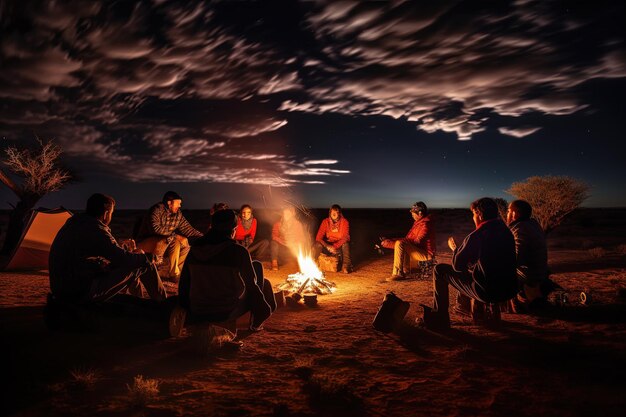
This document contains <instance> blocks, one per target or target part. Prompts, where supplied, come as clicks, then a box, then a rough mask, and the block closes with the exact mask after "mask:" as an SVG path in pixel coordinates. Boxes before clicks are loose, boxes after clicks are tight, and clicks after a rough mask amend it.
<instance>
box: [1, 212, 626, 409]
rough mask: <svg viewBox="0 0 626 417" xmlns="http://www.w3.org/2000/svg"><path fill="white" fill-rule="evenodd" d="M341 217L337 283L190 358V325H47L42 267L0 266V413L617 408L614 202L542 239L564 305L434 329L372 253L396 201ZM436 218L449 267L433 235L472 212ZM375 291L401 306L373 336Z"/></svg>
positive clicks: (128, 220) (619, 357)
mask: <svg viewBox="0 0 626 417" xmlns="http://www.w3.org/2000/svg"><path fill="white" fill-rule="evenodd" d="M345 214H346V216H347V217H348V218H349V219H350V220H351V225H352V235H353V241H354V254H355V261H356V262H355V263H356V265H355V266H356V271H355V272H354V273H352V274H350V275H343V274H339V273H327V274H326V277H327V279H329V280H331V281H333V282H335V283H336V284H337V291H336V292H335V293H334V294H331V295H325V296H320V297H319V298H318V300H319V303H318V305H317V306H316V307H313V308H310V307H307V306H305V305H303V304H299V305H298V306H296V307H295V308H294V307H291V308H290V307H285V308H280V309H278V310H277V311H276V313H275V314H274V315H273V316H272V317H271V318H270V319H269V321H268V322H267V323H266V325H265V330H263V331H261V332H258V333H249V332H246V331H239V334H238V337H239V338H240V339H241V340H243V342H244V346H243V347H242V348H241V349H240V350H239V351H232V352H231V351H216V352H212V353H210V354H208V355H203V356H202V355H198V354H197V353H196V352H195V350H194V344H193V343H192V338H191V337H190V336H189V334H188V332H184V333H183V335H182V336H181V337H178V338H170V339H163V338H158V337H155V335H154V334H152V333H151V332H150V329H149V328H148V327H146V328H141V327H140V326H139V327H138V326H135V325H133V326H119V327H117V328H109V329H105V330H102V331H100V332H96V333H83V334H81V333H68V332H51V331H49V330H48V329H47V328H46V327H45V325H44V321H43V306H44V304H45V297H46V294H47V292H48V291H49V286H48V275H47V272H46V271H39V272H26V273H8V272H3V273H0V323H1V326H2V342H1V343H2V345H3V346H2V347H3V349H2V350H3V352H4V353H3V354H2V379H3V381H2V382H3V386H4V387H5V388H3V390H2V396H3V398H2V402H1V404H2V414H3V415H5V414H6V415H19V416H35V415H64V416H68V415H69V416H72V415H76V416H83V415H100V416H106V415H113V416H125V415H133V416H183V415H199V416H200V415H202V416H207V415H216V416H257V415H259V416H312V415H320V416H332V415H334V416H348V415H354V416H366V415H370V416H379V415H380V416H403V415H424V416H527V415H534V416H538V415H550V416H592V415H597V416H612V415H614V416H618V415H619V416H622V415H624V410H625V409H626V398H625V397H624V392H626V382H625V380H624V364H626V360H625V359H626V353H625V350H624V347H625V346H626V325H625V323H626V304H625V300H624V299H623V298H622V297H621V296H620V294H621V293H620V292H619V289H620V288H623V287H626V250H624V248H626V246H625V244H626V237H625V236H626V233H624V232H625V231H626V221H625V220H624V218H626V216H623V215H625V214H626V210H619V209H610V210H609V209H605V210H600V209H595V210H581V211H579V212H577V213H575V214H574V215H573V216H571V217H570V218H569V219H568V220H567V221H566V223H565V224H564V225H562V226H561V227H560V228H559V229H557V230H555V231H554V232H553V234H551V236H550V237H549V246H550V253H549V256H550V267H551V269H552V272H553V275H552V278H553V280H554V281H556V282H557V283H559V284H560V285H562V286H563V287H564V288H566V289H568V290H570V300H571V303H570V304H569V305H567V306H565V307H554V308H551V309H549V310H547V311H546V312H544V313H543V314H542V315H539V316H531V315H515V314H508V313H503V314H502V323H501V325H500V326H497V327H489V328H487V327H485V326H482V325H476V324H474V323H473V322H472V321H471V319H467V318H464V317H460V316H457V315H455V314H452V320H453V324H452V325H453V329H452V330H451V331H449V332H446V333H445V334H436V333H432V332H428V331H425V330H421V329H418V328H416V327H415V326H414V324H413V322H414V320H415V318H416V317H418V316H419V315H420V314H421V308H420V307H419V304H420V303H425V304H431V302H432V300H431V299H432V288H431V282H430V280H427V279H424V280H422V279H419V280H411V281H403V282H386V281H385V278H387V277H388V276H389V275H390V272H391V263H392V257H391V255H390V254H387V255H385V256H379V255H377V254H376V253H375V252H374V251H373V250H372V248H371V246H372V244H373V242H374V241H375V238H376V236H378V235H381V234H384V235H386V236H393V235H394V232H395V234H396V235H398V234H403V233H404V232H406V230H408V228H409V227H410V217H409V216H408V213H407V212H406V210H402V211H392V210H388V211H373V210H361V211H356V210H354V211H352V213H351V212H350V210H346V212H345ZM435 214H436V215H437V223H436V224H437V231H438V238H437V246H438V255H437V261H438V262H440V263H441V262H449V260H450V255H451V253H450V251H449V250H447V248H446V246H445V240H446V239H447V237H448V236H449V235H454V236H455V237H457V238H458V239H461V238H462V237H463V236H464V235H465V234H466V233H468V232H469V231H471V230H472V224H471V218H470V216H469V214H468V211H466V210H441V211H438V212H436V213H435ZM317 215H318V219H319V218H321V216H322V215H323V211H319V212H317ZM197 216H198V219H199V218H200V217H201V216H202V213H198V214H197ZM132 218H133V216H132V215H131V214H128V213H127V214H126V215H124V214H123V213H121V214H118V218H117V219H114V222H116V223H114V224H113V229H114V232H116V233H117V234H116V235H117V236H120V237H124V236H123V235H128V233H129V232H128V227H129V225H130V224H132ZM190 219H192V222H193V221H196V223H195V224H198V223H201V220H197V219H195V220H194V219H193V216H190ZM260 233H261V234H263V233H267V229H266V230H265V231H260ZM595 248H601V249H595ZM296 270H297V265H296V263H295V262H290V263H288V264H286V265H282V266H281V268H280V270H279V271H277V272H272V271H268V272H267V278H269V279H270V280H271V281H272V283H273V284H275V285H276V284H279V283H281V282H283V281H284V280H285V278H286V275H287V274H289V273H293V272H296ZM169 288H170V290H175V287H173V286H170V287H169ZM581 290H590V291H591V293H592V295H593V302H592V304H590V305H587V306H583V305H580V304H579V303H577V302H576V300H575V297H576V296H577V294H578V293H579V292H580V291H581ZM389 291H393V292H394V293H395V294H396V295H398V296H399V297H400V298H402V299H403V300H405V301H408V302H410V303H411V308H410V309H409V312H408V314H407V316H406V317H405V320H404V323H403V325H402V326H401V327H400V329H399V330H397V331H396V332H394V333H390V334H382V333H380V332H377V331H375V330H374V329H373V327H372V320H373V318H374V316H375V314H376V312H377V309H378V308H379V307H380V305H381V303H382V301H383V298H384V296H385V294H386V293H387V292H389ZM138 375H142V376H143V377H144V378H146V379H153V380H155V381H156V382H158V393H155V394H154V395H153V396H152V397H151V398H148V399H147V400H145V401H143V402H141V401H137V400H136V398H134V397H133V396H132V395H131V393H130V391H129V386H132V385H133V381H134V378H135V377H137V376H138Z"/></svg>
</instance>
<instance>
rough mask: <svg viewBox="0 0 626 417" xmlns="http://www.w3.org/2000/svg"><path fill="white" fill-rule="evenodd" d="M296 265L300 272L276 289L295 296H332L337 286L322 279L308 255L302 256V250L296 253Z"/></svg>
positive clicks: (320, 273) (322, 276)
mask: <svg viewBox="0 0 626 417" xmlns="http://www.w3.org/2000/svg"><path fill="white" fill-rule="evenodd" d="M298 265H299V266H300V272H296V273H295V274H290V275H288V276H287V281H286V282H284V283H282V284H279V285H278V289H279V290H282V291H289V292H291V293H295V294H319V295H323V294H332V293H333V292H334V291H335V289H336V288H337V286H336V285H335V283H334V282H331V281H328V280H327V279H326V278H324V273H323V272H322V271H320V269H319V268H318V267H317V265H316V264H315V261H313V258H311V256H310V255H304V254H303V252H302V250H300V251H299V253H298Z"/></svg>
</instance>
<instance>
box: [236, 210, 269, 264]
mask: <svg viewBox="0 0 626 417" xmlns="http://www.w3.org/2000/svg"><path fill="white" fill-rule="evenodd" d="M256 227H257V221H256V219H255V218H254V216H253V215H252V207H251V206H250V205H249V204H244V205H243V206H241V209H240V210H239V216H237V228H236V229H235V241H237V243H239V244H240V245H241V246H243V247H244V248H246V249H248V252H250V257H251V258H252V259H258V258H260V257H261V256H263V254H265V252H266V251H267V248H268V246H269V245H270V243H269V242H268V241H267V240H266V239H261V240H259V241H257V242H255V241H254V238H255V237H256Z"/></svg>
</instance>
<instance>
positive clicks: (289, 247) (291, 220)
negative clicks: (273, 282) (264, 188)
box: [270, 206, 308, 271]
mask: <svg viewBox="0 0 626 417" xmlns="http://www.w3.org/2000/svg"><path fill="white" fill-rule="evenodd" d="M305 247H308V245H306V237H305V234H304V227H303V226H302V223H300V222H299V221H298V219H296V208H295V207H293V206H289V207H286V208H284V209H283V211H282V216H281V218H280V220H278V221H277V222H276V223H274V226H273V227H272V242H271V244H270V252H271V256H272V271H278V255H279V254H280V253H281V252H282V254H283V256H294V255H296V254H297V253H298V250H302V249H303V248H305Z"/></svg>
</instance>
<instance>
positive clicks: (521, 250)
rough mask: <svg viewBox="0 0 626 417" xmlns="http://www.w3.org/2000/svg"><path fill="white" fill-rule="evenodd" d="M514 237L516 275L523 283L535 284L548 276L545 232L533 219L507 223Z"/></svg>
mask: <svg viewBox="0 0 626 417" xmlns="http://www.w3.org/2000/svg"><path fill="white" fill-rule="evenodd" d="M509 228H510V229H511V233H513V237H514V238H515V251H516V253H517V275H518V277H519V278H520V280H521V281H522V282H523V283H524V284H528V285H531V286H533V285H535V284H538V283H540V282H541V281H544V280H545V279H546V278H548V247H547V245H546V234H545V233H544V231H543V229H542V228H541V226H540V225H539V223H537V221H536V220H535V219H529V220H517V221H514V222H513V223H511V224H510V225H509Z"/></svg>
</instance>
